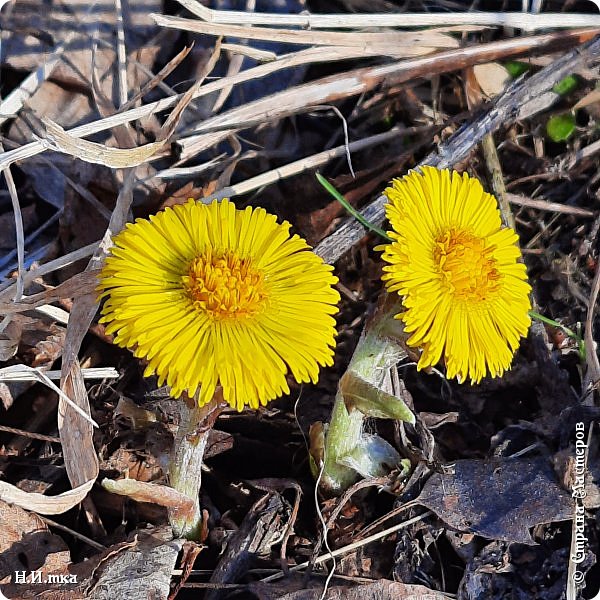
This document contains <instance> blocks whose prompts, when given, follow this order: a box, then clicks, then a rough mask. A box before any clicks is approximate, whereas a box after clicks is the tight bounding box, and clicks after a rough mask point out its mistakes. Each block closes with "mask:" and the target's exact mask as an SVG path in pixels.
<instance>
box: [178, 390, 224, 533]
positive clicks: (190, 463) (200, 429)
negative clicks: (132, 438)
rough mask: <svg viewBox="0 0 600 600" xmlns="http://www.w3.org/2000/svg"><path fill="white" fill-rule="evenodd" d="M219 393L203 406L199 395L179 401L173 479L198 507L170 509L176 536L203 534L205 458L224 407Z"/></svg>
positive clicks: (180, 490)
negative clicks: (199, 403)
mask: <svg viewBox="0 0 600 600" xmlns="http://www.w3.org/2000/svg"><path fill="white" fill-rule="evenodd" d="M216 396H217V394H215V398H213V400H212V401H211V402H209V403H208V404H206V405H204V406H202V407H198V403H197V400H196V399H195V398H194V399H191V398H187V399H186V401H184V400H182V401H181V402H180V405H179V417H180V420H179V429H178V431H177V435H176V436H175V442H174V445H173V450H172V452H171V458H170V461H169V483H170V485H171V487H172V488H174V489H175V490H177V491H178V492H181V493H182V494H184V495H185V496H187V497H188V498H190V499H191V500H192V501H193V506H194V509H193V511H187V512H185V513H182V512H181V511H176V510H169V521H170V523H171V527H172V528H173V533H174V534H175V536H177V537H184V538H187V539H190V540H199V539H201V537H202V534H203V527H202V511H201V510H200V486H201V483H202V461H203V459H204V451H205V449H206V444H207V442H208V437H209V435H210V431H211V429H212V426H213V424H214V422H215V420H216V418H217V417H218V415H219V414H220V413H221V411H222V410H223V403H222V402H220V401H219V399H217V398H216Z"/></svg>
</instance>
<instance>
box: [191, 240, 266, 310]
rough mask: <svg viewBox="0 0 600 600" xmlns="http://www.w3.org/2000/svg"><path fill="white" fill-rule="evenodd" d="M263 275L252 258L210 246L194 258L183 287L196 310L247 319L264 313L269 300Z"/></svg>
mask: <svg viewBox="0 0 600 600" xmlns="http://www.w3.org/2000/svg"><path fill="white" fill-rule="evenodd" d="M264 279H265V278H264V274H263V272H262V271H260V270H259V269H256V268H254V267H253V266H252V261H251V260H250V259H249V258H240V257H239V256H238V255H237V254H236V253H235V252H232V251H230V250H226V251H224V252H221V253H215V254H213V252H212V251H211V250H210V249H209V250H207V252H206V254H204V255H203V256H198V257H196V258H194V260H193V261H192V262H191V264H190V266H189V270H188V274H187V275H184V276H183V277H182V281H183V286H184V288H185V290H186V291H187V293H188V295H189V296H190V298H191V299H192V303H193V305H194V307H195V308H196V310H198V311H200V312H203V313H206V314H207V315H208V316H209V317H211V318H212V319H216V320H222V319H227V320H232V319H244V318H246V317H252V316H254V315H256V314H257V313H259V312H261V311H262V310H263V309H264V307H265V305H266V303H267V293H266V291H265V285H264Z"/></svg>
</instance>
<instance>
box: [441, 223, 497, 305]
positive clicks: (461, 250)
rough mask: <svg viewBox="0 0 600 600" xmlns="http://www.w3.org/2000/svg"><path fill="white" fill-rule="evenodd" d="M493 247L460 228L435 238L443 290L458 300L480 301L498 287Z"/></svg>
mask: <svg viewBox="0 0 600 600" xmlns="http://www.w3.org/2000/svg"><path fill="white" fill-rule="evenodd" d="M493 251H494V247H493V246H491V247H486V245H485V240H483V239H481V238H479V237H476V236H474V235H472V234H471V233H469V232H468V231H464V230H461V229H454V228H451V229H448V230H446V231H444V232H443V233H441V234H440V235H438V237H437V238H436V240H435V247H434V250H433V257H434V260H435V263H436V265H437V267H438V270H439V273H440V275H441V277H442V282H443V284H444V285H445V286H446V289H447V290H448V291H449V292H450V293H451V294H452V295H453V296H454V298H456V299H457V300H459V299H460V300H467V301H469V302H481V301H485V300H487V299H488V297H489V294H490V292H494V291H496V290H497V289H498V287H499V285H500V284H499V280H500V273H499V272H498V269H497V268H496V259H495V258H494V257H493Z"/></svg>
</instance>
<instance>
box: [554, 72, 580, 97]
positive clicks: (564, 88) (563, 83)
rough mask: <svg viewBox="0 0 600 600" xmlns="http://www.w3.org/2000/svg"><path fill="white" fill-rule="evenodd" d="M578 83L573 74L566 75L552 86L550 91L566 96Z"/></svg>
mask: <svg viewBox="0 0 600 600" xmlns="http://www.w3.org/2000/svg"><path fill="white" fill-rule="evenodd" d="M578 85H579V81H578V79H577V77H575V75H567V76H566V77H565V78H564V79H561V80H560V81H559V82H558V83H557V84H556V85H555V86H554V87H553V88H552V91H553V92H554V93H555V94H558V95H559V96H566V95H567V94H570V93H571V92H572V91H573V90H575V89H576V88H577V86H578Z"/></svg>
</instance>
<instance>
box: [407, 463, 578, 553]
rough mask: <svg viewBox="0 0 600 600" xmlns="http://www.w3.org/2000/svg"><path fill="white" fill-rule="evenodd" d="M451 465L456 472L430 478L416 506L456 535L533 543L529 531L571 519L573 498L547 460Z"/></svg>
mask: <svg viewBox="0 0 600 600" xmlns="http://www.w3.org/2000/svg"><path fill="white" fill-rule="evenodd" d="M453 466H454V470H453V472H451V473H435V474H434V475H432V476H431V477H430V478H429V479H428V481H427V483H426V484H425V487H424V488H423V491H422V492H421V495H420V496H419V498H418V502H419V503H420V504H422V505H423V506H426V507H427V508H429V509H431V510H432V511H433V512H435V513H436V514H437V515H438V517H439V518H440V519H442V520H443V521H444V522H445V523H447V524H448V525H450V526H451V527H453V528H454V529H457V530H458V531H463V532H472V533H476V534H478V535H481V536H483V537H485V538H489V539H492V540H504V541H507V542H519V543H522V544H533V543H535V542H534V541H533V539H532V538H531V535H530V534H529V528H530V527H533V526H535V525H538V524H540V523H551V522H554V521H565V520H568V519H571V518H572V516H573V499H572V498H571V495H570V494H569V493H568V492H567V491H566V490H564V489H563V488H561V487H560V486H559V484H558V482H557V480H556V477H555V474H554V471H553V469H552V467H551V465H550V463H549V461H548V460H547V459H546V458H545V457H543V456H540V457H535V458H530V459H525V458H523V459H521V458H520V459H494V460H460V461H457V462H456V463H454V465H453Z"/></svg>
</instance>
